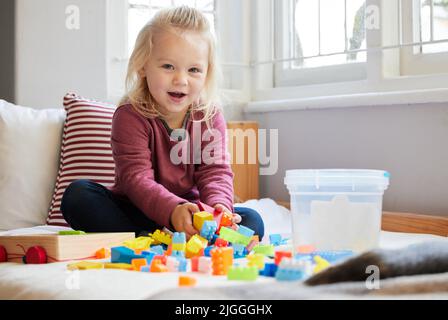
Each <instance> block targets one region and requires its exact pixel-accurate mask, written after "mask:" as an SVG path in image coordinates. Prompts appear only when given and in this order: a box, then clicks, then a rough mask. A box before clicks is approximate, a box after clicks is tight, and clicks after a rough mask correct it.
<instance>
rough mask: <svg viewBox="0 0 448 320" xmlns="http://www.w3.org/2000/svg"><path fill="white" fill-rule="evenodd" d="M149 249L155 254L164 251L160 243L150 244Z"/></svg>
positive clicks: (160, 253) (161, 253)
mask: <svg viewBox="0 0 448 320" xmlns="http://www.w3.org/2000/svg"><path fill="white" fill-rule="evenodd" d="M150 251H152V252H154V253H155V254H157V255H163V252H164V250H163V247H162V246H160V245H157V246H152V247H151V248H150Z"/></svg>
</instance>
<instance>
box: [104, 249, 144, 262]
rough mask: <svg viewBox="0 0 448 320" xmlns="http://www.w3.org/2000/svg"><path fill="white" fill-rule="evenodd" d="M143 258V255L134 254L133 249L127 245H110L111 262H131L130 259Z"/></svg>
mask: <svg viewBox="0 0 448 320" xmlns="http://www.w3.org/2000/svg"><path fill="white" fill-rule="evenodd" d="M139 258H144V256H143V255H138V254H135V252H134V250H132V249H129V248H128V247H112V248H111V258H110V261H111V262H112V263H131V261H132V259H139Z"/></svg>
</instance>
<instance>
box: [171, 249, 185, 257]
mask: <svg viewBox="0 0 448 320" xmlns="http://www.w3.org/2000/svg"><path fill="white" fill-rule="evenodd" d="M171 256H172V257H176V258H185V251H179V250H173V251H171Z"/></svg>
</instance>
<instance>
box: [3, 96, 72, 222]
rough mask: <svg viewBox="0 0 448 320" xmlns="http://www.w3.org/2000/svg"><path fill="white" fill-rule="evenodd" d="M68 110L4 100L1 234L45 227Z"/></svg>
mask: <svg viewBox="0 0 448 320" xmlns="http://www.w3.org/2000/svg"><path fill="white" fill-rule="evenodd" d="M64 120H65V110H64V109H63V108H61V109H41V110H37V109H32V108H28V107H21V106H17V105H14V104H12V103H8V102H6V101H4V100H1V99H0V230H10V229H16V228H25V227H32V226H37V225H44V224H45V220H46V218H47V214H48V208H49V206H50V201H51V196H52V193H53V189H54V185H55V181H56V175H57V173H58V165H59V151H60V145H61V140H62V130H63V125H64Z"/></svg>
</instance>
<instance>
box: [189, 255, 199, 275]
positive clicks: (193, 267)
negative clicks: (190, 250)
mask: <svg viewBox="0 0 448 320" xmlns="http://www.w3.org/2000/svg"><path fill="white" fill-rule="evenodd" d="M190 262H191V271H193V272H198V266H199V257H192V258H191V259H190Z"/></svg>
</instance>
